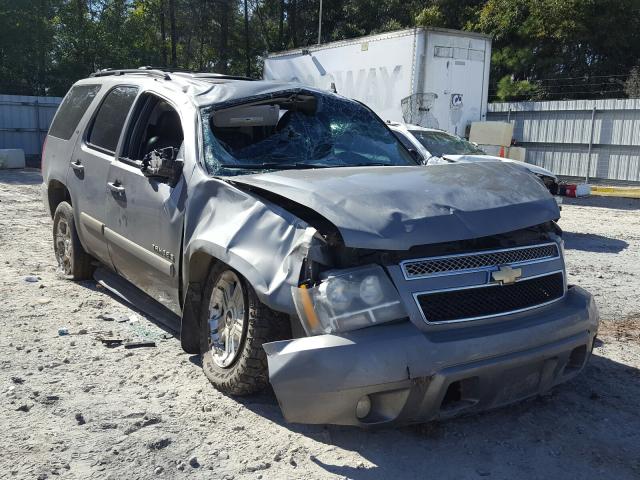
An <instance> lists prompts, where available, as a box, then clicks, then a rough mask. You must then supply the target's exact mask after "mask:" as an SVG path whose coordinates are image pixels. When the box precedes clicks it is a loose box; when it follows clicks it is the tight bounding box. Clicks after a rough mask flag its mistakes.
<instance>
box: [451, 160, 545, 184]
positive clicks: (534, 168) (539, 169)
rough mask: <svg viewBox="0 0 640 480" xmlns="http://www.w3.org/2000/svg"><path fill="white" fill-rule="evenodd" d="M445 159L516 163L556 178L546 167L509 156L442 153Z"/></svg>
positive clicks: (465, 161) (536, 172)
mask: <svg viewBox="0 0 640 480" xmlns="http://www.w3.org/2000/svg"><path fill="white" fill-rule="evenodd" d="M444 158H446V159H447V160H452V161H454V162H459V163H471V162H505V163H512V164H514V165H518V166H520V167H522V168H526V169H527V170H529V171H530V172H531V173H535V174H536V175H544V176H547V177H553V178H555V179H556V180H557V177H556V176H555V174H554V173H553V172H551V171H550V170H547V169H546V168H542V167H539V166H538V165H534V164H532V163H527V162H521V161H520V160H513V159H511V158H502V157H494V156H493V155H444Z"/></svg>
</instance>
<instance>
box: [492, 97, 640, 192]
mask: <svg viewBox="0 0 640 480" xmlns="http://www.w3.org/2000/svg"><path fill="white" fill-rule="evenodd" d="M487 120H492V121H503V122H511V123H513V124H514V132H513V137H514V139H515V140H516V141H517V142H518V144H520V145H522V146H523V147H525V148H526V149H527V156H526V161H527V162H530V163H534V164H536V165H540V166H541V167H544V168H547V169H549V170H551V171H553V172H554V173H556V174H558V175H567V176H573V177H590V178H594V177H596V178H599V179H603V180H624V181H632V182H640V99H607V100H566V101H550V102H512V103H493V104H489V109H488V113H487ZM587 170H588V174H587Z"/></svg>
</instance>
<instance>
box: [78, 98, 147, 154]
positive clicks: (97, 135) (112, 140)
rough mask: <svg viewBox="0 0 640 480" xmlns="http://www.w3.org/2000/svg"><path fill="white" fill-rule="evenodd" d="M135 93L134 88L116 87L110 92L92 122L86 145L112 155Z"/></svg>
mask: <svg viewBox="0 0 640 480" xmlns="http://www.w3.org/2000/svg"><path fill="white" fill-rule="evenodd" d="M137 93H138V89H137V88H136V87H116V88H114V89H113V90H111V91H110V92H109V93H108V94H107V95H106V96H105V98H104V100H103V101H102V104H101V105H100V108H99V110H98V113H97V114H96V116H95V118H94V120H93V125H92V126H91V129H90V130H89V135H88V136H87V143H89V144H90V145H91V146H94V147H98V148H99V149H101V150H106V151H107V152H110V153H114V152H115V151H116V146H117V145H118V139H119V138H120V132H122V127H123V126H124V121H125V120H126V118H127V114H128V113H129V110H130V109H131V105H132V104H133V101H134V100H135V98H136V95H137Z"/></svg>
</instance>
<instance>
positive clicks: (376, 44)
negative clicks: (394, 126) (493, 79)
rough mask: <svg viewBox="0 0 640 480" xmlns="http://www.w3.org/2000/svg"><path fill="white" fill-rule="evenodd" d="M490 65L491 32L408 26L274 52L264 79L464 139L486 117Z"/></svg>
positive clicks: (390, 118) (270, 56)
mask: <svg viewBox="0 0 640 480" xmlns="http://www.w3.org/2000/svg"><path fill="white" fill-rule="evenodd" d="M490 66H491V37H489V36H488V35H484V34H481V33H474V32H466V31H464V32H463V31H458V30H446V29H441V28H412V29H409V30H399V31H396V32H387V33H382V34H379V35H369V36H367V37H360V38H352V39H349V40H344V41H339V42H331V43H325V44H322V45H313V46H309V47H305V48H303V49H296V50H290V51H286V52H279V53H272V54H270V55H269V56H268V57H267V58H266V59H265V61H264V74H263V75H264V79H265V80H282V81H295V82H300V83H303V84H306V85H310V86H313V87H316V88H320V89H327V90H329V89H330V88H331V87H332V85H333V86H335V88H336V89H337V92H338V93H339V94H341V95H344V96H345V97H349V98H354V99H356V100H359V101H361V102H364V103H365V104H367V105H368V106H369V107H371V108H372V109H373V111H375V112H376V113H377V114H378V115H379V116H380V118H384V119H389V120H394V121H397V122H407V123H412V124H416V125H421V126H423V127H431V128H440V129H442V130H445V131H447V132H451V133H453V134H456V135H465V131H466V129H467V127H468V126H469V125H470V124H471V122H474V121H481V120H486V115H487V99H488V88H489V68H490Z"/></svg>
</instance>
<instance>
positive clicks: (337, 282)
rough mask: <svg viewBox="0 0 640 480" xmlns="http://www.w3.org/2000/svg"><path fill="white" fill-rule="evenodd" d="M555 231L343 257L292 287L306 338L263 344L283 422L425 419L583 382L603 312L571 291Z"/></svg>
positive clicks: (549, 225)
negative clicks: (574, 380) (573, 380)
mask: <svg viewBox="0 0 640 480" xmlns="http://www.w3.org/2000/svg"><path fill="white" fill-rule="evenodd" d="M560 233H561V232H560V230H559V229H558V228H557V226H556V225H555V223H554V222H546V223H544V224H541V225H538V226H536V227H532V228H526V229H521V230H518V231H515V232H510V233H506V234H500V235H493V236H488V237H483V238H479V239H470V240H464V241H455V242H444V243H440V244H433V245H426V246H422V247H416V248H411V249H409V250H406V251H380V250H376V251H372V250H361V249H349V248H342V249H340V248H338V249H337V250H338V251H339V253H338V254H336V255H334V258H333V263H334V265H333V266H332V268H329V269H325V270H324V271H323V270H322V269H320V273H317V274H314V273H313V272H308V273H309V276H310V277H311V278H307V279H304V281H303V282H302V283H301V285H300V288H294V289H293V290H294V291H293V297H294V300H295V303H296V310H297V312H298V316H299V318H300V321H301V323H302V325H303V327H304V329H305V332H306V333H307V335H308V336H306V337H303V338H297V339H294V340H287V341H280V342H273V343H269V344H266V345H265V346H264V348H265V351H266V353H267V357H268V361H269V375H270V381H271V384H272V386H273V388H274V391H275V393H276V396H277V397H278V401H279V403H280V406H281V408H282V411H283V413H284V415H285V418H286V419H287V420H288V421H291V422H301V423H330V424H342V425H359V426H366V425H381V424H395V423H400V424H403V423H413V422H424V421H429V420H433V419H438V418H447V417H450V416H454V415H458V414H463V413H468V412H471V411H477V410H485V409H490V408H495V407H499V406H501V405H505V404H508V403H512V402H515V401H518V400H521V399H524V398H527V397H530V396H533V395H537V394H541V393H544V392H546V391H548V390H549V389H550V388H552V387H553V386H555V385H557V384H560V383H562V382H565V381H566V380H568V379H570V378H572V377H574V376H575V375H576V374H578V373H579V372H580V371H581V370H582V368H583V367H584V365H585V364H586V362H587V360H588V358H589V356H590V354H591V350H592V347H593V342H594V339H595V335H596V333H597V329H598V312H597V308H596V306H595V303H594V301H593V298H592V297H591V295H590V294H589V293H587V292H586V291H584V290H582V289H581V288H579V287H575V286H567V283H566V275H565V266H564V259H563V244H562V240H561V237H560ZM335 265H338V267H336V266H335Z"/></svg>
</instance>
